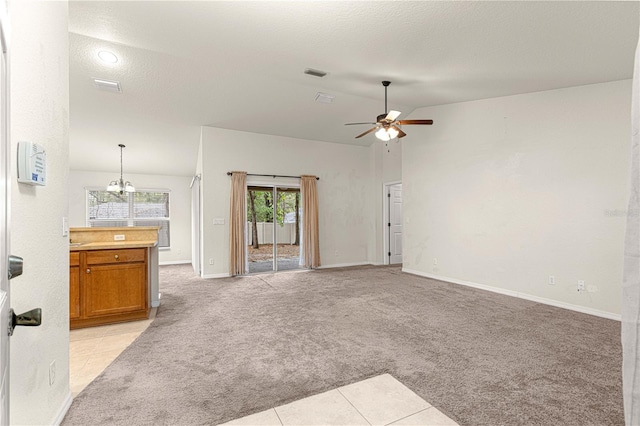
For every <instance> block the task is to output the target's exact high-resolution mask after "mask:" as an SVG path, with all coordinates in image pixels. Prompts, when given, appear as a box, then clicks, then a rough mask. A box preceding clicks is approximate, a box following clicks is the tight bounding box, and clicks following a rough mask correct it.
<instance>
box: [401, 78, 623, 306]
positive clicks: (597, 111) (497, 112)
mask: <svg viewBox="0 0 640 426" xmlns="http://www.w3.org/2000/svg"><path fill="white" fill-rule="evenodd" d="M630 105H631V81H630V80H628V81H618V82H611V83H606V84H597V85H590V86H581V87H573V88H568V89H561V90H554V91H548V92H540V93H532V94H525V95H518V96H510V97H504V98H496V99H487V100H482V101H475V102H466V103H459V104H452V105H445V106H439V107H431V108H422V109H418V110H416V111H415V112H414V113H413V114H412V116H413V117H417V118H432V119H434V121H435V124H434V125H433V126H429V127H426V126H425V127H422V128H421V127H419V126H412V127H411V132H410V133H409V136H407V137H405V138H404V140H403V153H402V162H403V163H402V164H403V170H402V180H403V202H404V205H403V208H404V237H405V239H404V243H405V244H404V269H405V270H407V271H410V272H415V273H419V274H422V275H430V276H436V277H441V278H444V279H447V280H448V279H451V280H458V281H463V282H464V281H466V282H470V283H475V284H481V285H487V286H491V287H493V288H497V289H500V290H504V291H506V292H512V293H521V294H524V295H529V296H534V297H540V298H544V299H549V300H552V301H555V302H557V303H559V304H568V305H573V306H577V307H582V308H584V309H586V310H593V311H600V312H605V313H610V314H614V316H615V315H617V314H619V313H620V298H621V282H622V258H623V257H622V256H623V253H622V250H623V240H624V228H625V217H624V210H625V209H626V202H627V181H628V165H629V164H628V163H629V156H628V154H629V140H630V129H631V123H630ZM434 258H437V262H438V264H437V265H434ZM549 275H554V276H555V282H556V283H555V285H553V286H552V285H549V284H548V277H549ZM578 280H585V283H586V285H587V286H595V287H597V289H596V288H593V287H592V290H595V291H594V292H584V293H578V292H577V289H576V287H577V281H578Z"/></svg>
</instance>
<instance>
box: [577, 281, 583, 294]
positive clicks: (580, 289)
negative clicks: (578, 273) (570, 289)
mask: <svg viewBox="0 0 640 426" xmlns="http://www.w3.org/2000/svg"><path fill="white" fill-rule="evenodd" d="M578 291H584V280H578Z"/></svg>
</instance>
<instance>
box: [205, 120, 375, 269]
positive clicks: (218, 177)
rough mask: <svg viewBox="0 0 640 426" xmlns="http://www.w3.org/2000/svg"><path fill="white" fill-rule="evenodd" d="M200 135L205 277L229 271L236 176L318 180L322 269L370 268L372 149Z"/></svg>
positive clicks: (208, 131) (212, 131)
mask: <svg viewBox="0 0 640 426" xmlns="http://www.w3.org/2000/svg"><path fill="white" fill-rule="evenodd" d="M202 131H203V139H202V198H203V242H204V260H205V261H204V265H203V266H204V269H203V273H204V275H205V276H223V275H227V274H228V271H229V186H230V178H229V176H227V172H228V171H233V170H239V171H246V172H248V173H258V174H279V175H293V176H299V175H300V174H312V175H316V176H318V177H320V181H319V182H318V197H319V202H320V205H319V214H320V224H319V226H320V256H321V262H322V265H323V266H331V265H339V264H360V263H368V262H371V259H373V258H374V257H375V254H374V253H373V249H372V247H371V241H372V238H371V235H374V233H375V230H374V226H375V224H374V214H373V213H372V212H373V210H374V205H373V204H372V194H373V192H372V191H373V190H374V183H373V175H372V168H371V165H372V160H371V150H370V148H368V147H359V146H352V145H342V144H334V143H324V142H315V141H307V140H300V139H293V138H285V137H279V136H269V135H261V134H256V133H247V132H238V131H233V130H225V129H219V128H212V127H203V129H202ZM265 181H266V182H272V181H273V179H272V178H266V179H265ZM214 218H224V219H225V225H213V219H214ZM209 259H212V260H213V262H214V264H213V265H210V264H209Z"/></svg>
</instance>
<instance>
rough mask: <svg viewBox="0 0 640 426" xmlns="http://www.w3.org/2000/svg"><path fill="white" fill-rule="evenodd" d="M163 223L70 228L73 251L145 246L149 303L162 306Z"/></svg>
mask: <svg viewBox="0 0 640 426" xmlns="http://www.w3.org/2000/svg"><path fill="white" fill-rule="evenodd" d="M159 229H160V227H159V226H135V227H96V228H70V229H69V252H70V254H71V255H73V256H78V255H81V257H82V256H85V254H82V253H83V252H86V254H87V255H88V254H89V253H93V252H95V253H98V251H99V250H124V249H139V248H144V249H146V251H147V256H146V257H147V264H148V269H147V274H146V275H147V280H148V291H147V294H148V298H149V307H151V308H155V307H158V306H160V280H159V276H158V263H159V262H158V231H159Z"/></svg>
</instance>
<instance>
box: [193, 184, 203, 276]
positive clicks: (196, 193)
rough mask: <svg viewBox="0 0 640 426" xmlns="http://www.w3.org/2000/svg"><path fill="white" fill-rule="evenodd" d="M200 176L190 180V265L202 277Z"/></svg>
mask: <svg viewBox="0 0 640 426" xmlns="http://www.w3.org/2000/svg"><path fill="white" fill-rule="evenodd" d="M200 230H201V226H200V175H196V176H194V177H193V179H192V180H191V265H192V266H193V271H194V272H195V273H196V274H198V275H199V276H202V255H201V253H202V250H201V248H200V232H201V231H200Z"/></svg>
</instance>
